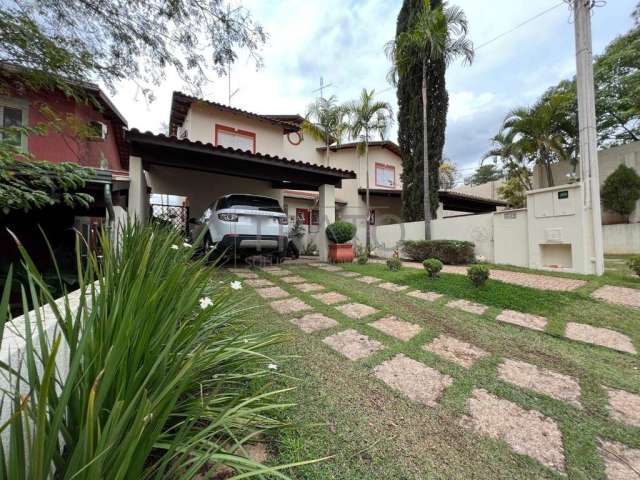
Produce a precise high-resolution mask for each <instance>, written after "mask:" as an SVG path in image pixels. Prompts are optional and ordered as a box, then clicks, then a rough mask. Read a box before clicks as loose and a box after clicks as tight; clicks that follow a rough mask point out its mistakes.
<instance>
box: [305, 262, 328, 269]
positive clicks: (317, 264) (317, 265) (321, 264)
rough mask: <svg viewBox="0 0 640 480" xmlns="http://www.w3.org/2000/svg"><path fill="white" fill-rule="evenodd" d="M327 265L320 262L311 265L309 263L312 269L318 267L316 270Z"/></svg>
mask: <svg viewBox="0 0 640 480" xmlns="http://www.w3.org/2000/svg"><path fill="white" fill-rule="evenodd" d="M325 265H326V263H320V262H311V263H309V266H310V267H316V268H319V267H323V266H325Z"/></svg>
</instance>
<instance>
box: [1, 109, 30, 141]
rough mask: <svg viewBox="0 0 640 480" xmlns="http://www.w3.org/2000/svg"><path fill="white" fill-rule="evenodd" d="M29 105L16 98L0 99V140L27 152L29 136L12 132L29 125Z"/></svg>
mask: <svg viewBox="0 0 640 480" xmlns="http://www.w3.org/2000/svg"><path fill="white" fill-rule="evenodd" d="M28 111H29V110H28V103H27V102H25V101H23V100H19V99H14V98H7V97H0V127H1V128H0V139H2V141H3V142H5V143H8V144H10V145H12V146H14V147H19V148H21V149H22V150H24V151H26V150H27V136H26V135H24V134H22V133H20V132H14V131H11V127H21V126H26V125H28V124H29V122H28V120H27V113H28Z"/></svg>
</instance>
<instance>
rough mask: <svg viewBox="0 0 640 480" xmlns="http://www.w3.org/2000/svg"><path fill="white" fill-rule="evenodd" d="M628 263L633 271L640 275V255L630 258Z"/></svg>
mask: <svg viewBox="0 0 640 480" xmlns="http://www.w3.org/2000/svg"><path fill="white" fill-rule="evenodd" d="M627 265H628V266H629V268H630V269H631V271H632V272H633V273H635V274H636V275H638V276H639V277H640V255H635V256H633V257H631V258H630V259H629V261H628V262H627Z"/></svg>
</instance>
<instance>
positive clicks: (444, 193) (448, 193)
mask: <svg viewBox="0 0 640 480" xmlns="http://www.w3.org/2000/svg"><path fill="white" fill-rule="evenodd" d="M438 196H439V197H440V198H456V199H460V200H473V201H474V202H478V203H485V204H487V205H495V206H498V207H506V206H507V205H509V204H508V203H507V202H504V201H502V200H494V199H492V198H486V197H478V196H476V195H469V194H468V193H460V192H456V191H454V190H439V191H438Z"/></svg>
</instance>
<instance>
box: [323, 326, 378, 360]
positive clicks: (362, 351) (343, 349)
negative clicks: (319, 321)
mask: <svg viewBox="0 0 640 480" xmlns="http://www.w3.org/2000/svg"><path fill="white" fill-rule="evenodd" d="M322 341H323V342H324V343H325V344H327V345H329V346H330V347H331V348H333V349H334V350H335V351H337V352H339V353H341V354H342V355H344V356H345V357H347V358H348V359H349V360H360V359H362V358H366V357H368V356H369V355H371V354H372V353H375V352H377V351H379V350H382V349H383V348H384V346H383V345H382V343H380V342H378V341H377V340H373V339H371V338H369V337H367V336H366V335H362V334H361V333H360V332H358V331H357V330H353V329H349V330H344V331H342V332H340V333H336V334H335V335H331V336H330V337H327V338H325V339H324V340H322Z"/></svg>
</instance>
